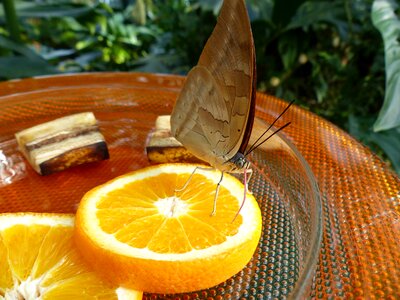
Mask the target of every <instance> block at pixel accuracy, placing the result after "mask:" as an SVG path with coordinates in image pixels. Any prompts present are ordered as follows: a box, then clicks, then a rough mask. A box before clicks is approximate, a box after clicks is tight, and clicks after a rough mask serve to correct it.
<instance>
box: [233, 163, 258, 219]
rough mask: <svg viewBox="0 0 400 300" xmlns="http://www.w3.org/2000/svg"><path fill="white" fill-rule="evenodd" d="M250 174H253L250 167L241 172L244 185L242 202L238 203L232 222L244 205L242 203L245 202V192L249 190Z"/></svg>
mask: <svg viewBox="0 0 400 300" xmlns="http://www.w3.org/2000/svg"><path fill="white" fill-rule="evenodd" d="M252 175H253V170H252V169H245V170H244V172H243V185H244V194H243V200H242V204H241V205H240V207H239V209H238V211H237V212H236V214H235V217H234V218H233V220H232V223H233V222H235V220H236V218H237V216H238V215H239V213H240V211H241V210H242V208H243V206H244V203H245V202H246V195H247V192H249V181H250V179H251V176H252ZM247 176H248V177H247Z"/></svg>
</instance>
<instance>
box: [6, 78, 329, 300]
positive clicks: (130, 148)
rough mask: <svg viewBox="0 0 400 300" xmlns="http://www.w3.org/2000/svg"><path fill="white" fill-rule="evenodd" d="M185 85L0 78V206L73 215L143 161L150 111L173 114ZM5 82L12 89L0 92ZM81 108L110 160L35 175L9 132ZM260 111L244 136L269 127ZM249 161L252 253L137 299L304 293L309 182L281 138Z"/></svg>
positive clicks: (312, 239) (307, 286)
mask: <svg viewBox="0 0 400 300" xmlns="http://www.w3.org/2000/svg"><path fill="white" fill-rule="evenodd" d="M182 82H183V78H182V77H177V76H164V75H150V74H128V73H115V74H111V75H110V73H108V75H105V74H82V75H70V76H54V77H45V78H37V79H28V80H25V81H22V82H19V83H13V82H7V83H1V84H0V95H1V94H3V96H1V97H0V212H18V211H33V212H65V213H71V212H75V210H76V208H77V204H78V203H79V201H80V199H81V197H82V196H83V194H84V193H85V192H86V191H88V190H89V189H91V188H93V187H94V186H97V185H99V184H102V183H104V182H106V181H108V180H110V179H112V178H114V177H116V176H118V175H121V174H124V173H127V172H129V171H132V170H136V169H138V168H142V167H144V166H146V165H148V164H149V162H148V160H147V157H146V153H145V144H146V140H147V138H148V135H149V133H150V132H151V130H152V129H153V127H154V122H155V120H156V118H157V116H159V115H166V114H170V112H171V110H172V107H173V103H174V101H175V99H176V96H177V94H178V92H179V90H180V86H181V84H182ZM14 84H15V86H13V85H14ZM6 85H7V86H6ZM10 85H11V88H10ZM4 87H6V88H7V89H8V88H10V90H12V91H13V93H10V92H4ZM2 88H3V89H2ZM263 97H265V95H263V94H258V98H259V99H260V100H261V101H265V99H264V98H263ZM83 111H92V112H94V114H95V115H96V118H97V119H98V120H99V125H100V129H101V131H102V133H103V134H104V136H105V138H106V140H107V143H108V146H109V151H110V157H111V158H110V159H109V160H107V161H102V162H97V163H92V164H86V165H82V166H78V167H74V168H71V169H69V170H66V171H63V172H60V173H56V174H52V175H49V176H39V175H38V174H36V173H35V172H34V171H33V170H32V169H31V167H30V166H29V165H28V164H27V162H26V161H25V159H24V158H23V157H22V155H21V153H20V152H19V151H18V150H17V144H16V141H15V138H14V134H15V133H16V132H18V131H19V130H22V129H25V128H28V127H31V126H33V125H36V124H38V123H42V122H45V121H49V120H53V119H55V118H58V117H61V116H64V115H68V114H73V113H77V112H83ZM265 114H268V111H261V110H260V109H259V108H257V112H256V122H255V125H254V129H253V134H252V138H251V140H254V138H255V137H258V135H259V133H260V132H262V130H263V128H266V123H265V122H264V121H263V119H264V116H265ZM251 161H252V163H253V171H254V173H253V176H252V179H251V182H250V184H249V188H250V190H251V191H252V192H253V194H254V195H255V197H256V198H257V200H258V202H259V205H260V207H261V210H262V214H263V234H262V237H261V240H260V243H259V246H258V248H257V250H256V252H255V254H254V256H253V259H252V260H251V261H250V262H249V264H248V265H247V266H246V267H245V268H244V269H243V270H242V271H241V272H239V273H238V274H237V275H235V276H233V277H232V278H231V279H229V280H227V281H226V282H224V283H222V284H220V285H218V286H216V287H214V288H211V289H207V290H204V291H198V292H194V293H191V294H185V295H156V294H145V295H144V299H161V298H162V299H274V298H276V299H282V298H299V297H307V296H309V295H310V291H311V286H312V279H313V275H314V272H315V268H316V266H317V262H318V255H319V249H320V246H321V237H322V211H321V200H320V193H319V190H318V187H317V183H316V180H315V178H314V176H313V174H312V172H311V171H310V168H309V167H308V165H307V163H306V162H305V160H304V159H303V158H302V156H301V155H300V153H299V152H298V151H297V150H296V148H295V147H294V146H293V145H292V144H291V143H290V142H289V141H287V140H286V139H285V138H284V135H283V134H278V135H275V136H274V137H273V138H272V139H271V140H269V141H268V142H267V143H265V144H263V146H262V147H260V148H258V149H257V150H256V151H255V152H254V153H252V155H251Z"/></svg>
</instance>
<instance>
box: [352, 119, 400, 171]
mask: <svg viewBox="0 0 400 300" xmlns="http://www.w3.org/2000/svg"><path fill="white" fill-rule="evenodd" d="M348 121H349V123H348V129H349V133H350V134H351V135H352V136H354V137H356V138H357V139H358V140H360V141H361V142H362V143H364V144H365V145H367V146H369V147H370V148H371V150H373V151H374V152H375V153H378V154H379V156H381V157H382V156H383V158H384V160H389V161H390V163H391V165H392V167H393V168H394V169H395V171H396V172H397V174H400V155H399V153H400V128H395V129H389V130H386V131H382V132H373V131H372V124H373V122H374V119H373V117H372V116H371V117H360V116H355V115H352V114H351V115H350V116H349V119H348ZM382 151H383V153H384V155H382Z"/></svg>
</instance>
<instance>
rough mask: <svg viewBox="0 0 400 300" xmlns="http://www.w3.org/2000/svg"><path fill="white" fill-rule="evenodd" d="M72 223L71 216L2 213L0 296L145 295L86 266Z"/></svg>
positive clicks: (38, 297)
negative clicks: (123, 286)
mask: <svg viewBox="0 0 400 300" xmlns="http://www.w3.org/2000/svg"><path fill="white" fill-rule="evenodd" d="M73 226H74V217H73V216H72V215H63V214H33V213H20V214H1V215H0V270H1V272H0V299H44V300H45V299H61V300H62V299H77V300H78V299H141V295H142V293H141V292H137V291H133V290H124V289H121V288H116V287H115V286H112V285H110V284H107V283H105V282H104V281H103V280H101V279H100V278H99V277H98V276H97V275H96V273H95V272H94V271H92V269H91V268H90V267H89V266H88V265H86V263H85V262H84V260H83V259H82V257H81V256H80V254H79V253H78V251H77V250H76V248H75V244H74V241H73V239H72V234H73ZM118 293H120V294H121V293H122V294H124V296H119V295H118ZM127 295H129V296H127Z"/></svg>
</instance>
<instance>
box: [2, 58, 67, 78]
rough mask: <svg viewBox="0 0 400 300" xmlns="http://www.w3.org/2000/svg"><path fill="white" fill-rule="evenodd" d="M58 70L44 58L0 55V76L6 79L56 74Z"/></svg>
mask: <svg viewBox="0 0 400 300" xmlns="http://www.w3.org/2000/svg"><path fill="white" fill-rule="evenodd" d="M57 73H59V71H58V70H57V69H55V68H54V67H52V66H50V65H49V64H48V63H47V62H46V61H45V60H38V59H32V58H31V57H25V56H5V57H0V77H2V78H6V79H14V78H23V77H32V76H38V75H48V74H57Z"/></svg>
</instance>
